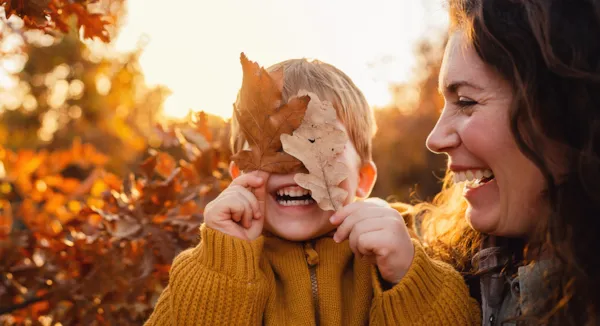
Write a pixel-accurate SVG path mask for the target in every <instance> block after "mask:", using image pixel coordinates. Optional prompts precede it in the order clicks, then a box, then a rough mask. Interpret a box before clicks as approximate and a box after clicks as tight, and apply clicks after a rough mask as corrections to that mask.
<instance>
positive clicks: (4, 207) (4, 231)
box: [0, 200, 13, 238]
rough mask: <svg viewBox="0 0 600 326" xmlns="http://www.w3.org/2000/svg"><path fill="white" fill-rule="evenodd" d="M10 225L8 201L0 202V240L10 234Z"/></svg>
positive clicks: (11, 218) (11, 220)
mask: <svg viewBox="0 0 600 326" xmlns="http://www.w3.org/2000/svg"><path fill="white" fill-rule="evenodd" d="M12 225H13V216H12V206H11V205H10V202H9V201H8V200H0V238H3V237H6V236H8V235H9V234H10V231H11V230H12Z"/></svg>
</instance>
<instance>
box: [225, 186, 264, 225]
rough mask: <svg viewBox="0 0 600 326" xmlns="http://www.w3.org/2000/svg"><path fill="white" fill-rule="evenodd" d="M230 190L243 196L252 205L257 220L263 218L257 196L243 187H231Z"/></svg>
mask: <svg viewBox="0 0 600 326" xmlns="http://www.w3.org/2000/svg"><path fill="white" fill-rule="evenodd" d="M230 188H232V191H235V192H236V193H238V194H240V195H242V196H243V197H244V198H245V199H246V200H247V201H248V203H250V208H251V212H252V217H254V218H255V219H259V218H261V216H262V213H261V211H260V207H259V205H258V200H257V199H256V196H254V194H253V193H252V192H251V191H250V190H248V189H247V188H244V187H242V186H237V185H236V186H233V187H230Z"/></svg>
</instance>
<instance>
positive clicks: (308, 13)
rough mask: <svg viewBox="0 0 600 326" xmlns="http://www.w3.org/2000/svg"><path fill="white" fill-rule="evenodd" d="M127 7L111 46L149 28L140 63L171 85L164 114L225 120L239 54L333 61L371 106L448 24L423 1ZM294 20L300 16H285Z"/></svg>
mask: <svg viewBox="0 0 600 326" xmlns="http://www.w3.org/2000/svg"><path fill="white" fill-rule="evenodd" d="M426 2H427V1H426ZM426 2H425V3H426ZM127 5H128V8H129V10H128V17H127V23H126V25H125V26H124V28H123V30H122V31H121V33H120V35H119V38H118V40H117V48H118V49H119V50H123V51H124V50H129V49H131V48H132V47H134V46H135V45H136V44H137V43H138V40H139V38H140V36H141V35H143V34H145V35H147V37H148V39H149V43H148V44H147V45H146V46H145V49H144V53H143V54H142V57H141V58H140V63H141V65H142V67H143V70H144V72H145V76H146V80H147V81H148V82H149V83H150V84H163V85H166V86H167V87H169V88H170V89H171V90H172V92H173V93H172V95H171V96H170V97H169V98H168V99H167V101H166V103H165V110H164V113H165V115H167V116H168V117H171V118H174V117H183V116H185V115H186V114H187V113H188V112H189V110H190V109H192V110H194V111H199V110H204V111H206V112H208V113H211V114H215V115H219V116H221V117H230V116H231V112H232V110H231V108H232V103H233V102H234V100H235V94H236V91H237V89H238V88H239V86H240V82H241V74H240V71H239V69H238V67H239V65H238V58H239V54H240V53H241V52H245V53H246V54H248V55H249V56H250V57H252V58H253V59H254V60H256V61H258V62H261V63H264V64H267V65H268V64H269V63H274V62H279V61H282V60H284V59H287V58H304V57H306V58H318V59H320V60H323V61H327V62H332V63H334V64H335V65H336V66H338V67H340V68H341V69H343V70H344V71H346V72H347V73H348V75H349V76H350V77H351V78H352V79H353V80H355V82H356V84H357V86H358V87H360V88H361V89H362V90H363V91H364V93H365V96H366V98H367V100H368V101H369V104H371V105H374V106H384V105H387V104H389V103H390V101H391V96H390V94H389V91H388V87H389V84H390V83H394V82H404V81H408V80H409V78H410V72H411V69H412V67H413V65H414V64H415V60H414V55H413V46H414V44H415V42H416V41H417V40H418V39H419V38H420V37H421V36H422V35H423V33H424V32H425V31H426V30H428V29H431V28H437V27H438V25H440V26H445V23H446V21H447V18H446V17H445V15H444V11H443V10H441V8H439V9H438V8H435V9H433V10H430V11H431V12H427V11H426V8H425V7H424V6H425V5H424V3H423V2H415V1H408V0H404V1H392V0H386V1H377V2H372V3H368V4H367V3H365V2H359V1H341V0H334V1H327V2H322V1H317V0H309V1H300V0H293V1H285V2H280V1H270V0H256V1H235V0H227V1H218V2H215V1H212V2H206V1H192V0H181V1H178V2H177V7H176V9H177V10H176V11H173V12H172V13H170V11H169V10H168V9H169V8H165V5H164V2H163V1H158V0H130V1H128V3H127ZM290 8H293V10H290ZM173 9H175V8H173ZM334 13H335V15H334ZM427 14H431V15H428V16H430V17H432V19H431V20H427V19H425V17H426V15H427ZM300 21H302V22H307V23H302V24H291V23H290V22H300ZM191 22H193V23H191ZM357 22H361V23H357ZM434 24H435V25H434ZM387 31H402V33H396V32H394V33H393V36H391V34H390V33H386V32H387ZM380 58H384V59H385V60H384V59H381V60H380ZM390 58H391V59H390ZM373 61H376V62H377V61H379V62H380V63H378V64H375V66H373V65H372V64H369V63H372V62H373Z"/></svg>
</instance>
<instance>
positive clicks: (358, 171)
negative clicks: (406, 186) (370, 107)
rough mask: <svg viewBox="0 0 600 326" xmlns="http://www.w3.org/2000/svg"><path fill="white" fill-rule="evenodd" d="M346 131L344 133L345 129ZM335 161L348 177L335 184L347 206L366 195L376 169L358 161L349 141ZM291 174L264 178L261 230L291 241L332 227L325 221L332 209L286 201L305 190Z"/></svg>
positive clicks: (318, 234) (303, 193)
mask: <svg viewBox="0 0 600 326" xmlns="http://www.w3.org/2000/svg"><path fill="white" fill-rule="evenodd" d="M336 123H337V124H338V127H340V128H341V129H342V130H344V132H346V128H345V127H344V125H343V124H342V123H341V122H340V121H339V119H338V121H337V122H336ZM346 133H347V132H346ZM337 160H338V161H340V162H342V163H344V164H345V165H346V166H347V167H348V171H349V173H348V178H347V179H346V180H344V181H342V183H341V184H340V185H339V186H340V187H341V188H343V189H344V190H346V191H347V192H348V197H347V198H346V201H345V202H344V205H347V204H349V203H351V202H353V201H354V200H355V199H356V197H360V198H366V197H367V196H368V195H369V194H370V192H371V189H372V187H373V185H374V183H375V179H376V176H377V171H376V168H375V164H374V163H373V162H366V163H363V164H361V159H360V157H359V155H358V153H357V152H356V148H355V147H354V145H353V144H352V142H351V141H350V140H348V142H347V143H346V147H345V149H344V152H343V153H342V154H340V155H339V156H338V157H337ZM304 172H306V171H304ZM294 175H295V173H290V174H271V176H270V177H269V180H268V181H267V185H266V190H267V194H268V195H267V199H266V219H265V226H264V228H265V231H268V232H270V233H272V234H274V235H276V236H278V237H280V238H283V239H287V240H291V241H304V240H308V239H312V238H316V237H319V236H321V235H324V234H327V233H329V232H331V231H333V230H334V229H335V226H333V225H332V224H331V223H330V222H329V218H330V217H331V215H333V213H334V212H333V211H323V210H322V209H321V208H319V206H318V205H317V203H316V202H315V201H314V200H312V199H310V200H308V201H307V200H304V198H307V197H308V196H306V197H304V198H302V200H296V201H295V202H294V201H292V202H290V201H287V200H284V199H289V197H287V196H285V197H282V196H281V194H284V195H285V194H287V195H288V196H291V197H302V196H303V195H305V194H306V193H307V191H306V190H304V189H302V188H300V187H299V186H298V185H297V184H296V182H295V181H294Z"/></svg>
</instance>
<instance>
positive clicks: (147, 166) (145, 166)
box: [140, 155, 156, 179]
mask: <svg viewBox="0 0 600 326" xmlns="http://www.w3.org/2000/svg"><path fill="white" fill-rule="evenodd" d="M154 168H156V155H152V156H150V157H148V158H147V159H146V160H145V161H144V162H143V163H142V164H140V170H141V171H142V174H144V176H145V177H146V178H148V179H152V176H153V175H154Z"/></svg>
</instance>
